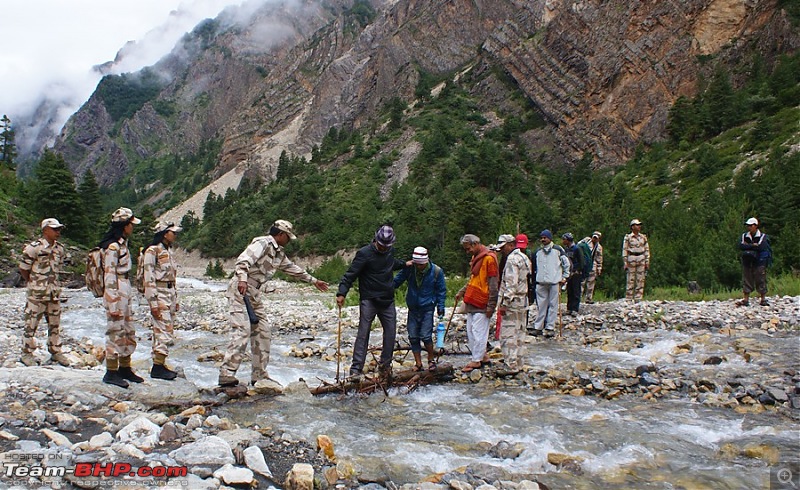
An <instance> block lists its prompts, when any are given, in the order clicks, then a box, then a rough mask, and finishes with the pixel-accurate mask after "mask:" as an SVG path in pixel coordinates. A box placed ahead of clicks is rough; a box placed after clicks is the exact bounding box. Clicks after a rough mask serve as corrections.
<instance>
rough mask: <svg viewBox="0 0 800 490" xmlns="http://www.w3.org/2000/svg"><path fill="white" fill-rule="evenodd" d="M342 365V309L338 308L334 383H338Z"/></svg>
mask: <svg viewBox="0 0 800 490" xmlns="http://www.w3.org/2000/svg"><path fill="white" fill-rule="evenodd" d="M341 364H342V307H341V305H340V306H339V330H338V332H337V333H336V382H337V383H338V382H339V369H340V366H341Z"/></svg>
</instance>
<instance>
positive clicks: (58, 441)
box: [42, 429, 72, 447]
mask: <svg viewBox="0 0 800 490" xmlns="http://www.w3.org/2000/svg"><path fill="white" fill-rule="evenodd" d="M42 434H44V435H45V436H47V438H48V439H50V440H51V441H53V443H54V444H55V445H56V446H61V447H71V446H72V443H71V442H69V439H67V437H66V436H64V435H63V434H59V433H58V432H56V431H54V430H50V429H42Z"/></svg>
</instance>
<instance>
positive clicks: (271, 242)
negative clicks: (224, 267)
mask: <svg viewBox="0 0 800 490" xmlns="http://www.w3.org/2000/svg"><path fill="white" fill-rule="evenodd" d="M296 238H297V236H295V234H294V227H293V226H292V224H291V223H290V222H288V221H286V220H282V219H279V220H277V221H275V222H274V223H273V224H272V226H270V228H269V235H268V236H259V237H256V238H253V241H252V242H250V245H248V246H247V248H246V249H244V251H243V252H242V253H241V254H240V255H239V257H238V258H237V259H236V266H235V269H234V272H233V277H232V278H231V281H230V283H229V284H228V291H227V293H226V296H227V297H228V304H229V305H230V309H229V311H230V324H231V339H230V342H229V343H228V348H227V350H226V352H225V358H224V359H223V360H222V365H220V367H219V378H218V384H219V385H220V386H236V385H238V384H239V380H238V379H237V378H236V371H237V370H238V369H239V366H240V365H241V364H242V359H243V358H244V354H245V351H246V350H247V344H250V351H251V352H250V354H251V356H250V357H251V362H252V364H253V369H252V372H251V373H250V384H251V385H255V384H256V383H257V382H258V381H260V380H262V379H269V375H268V374H267V364H268V363H269V354H270V341H271V336H272V335H271V332H270V325H269V321H268V320H267V311H266V308H265V306H264V300H263V298H262V292H261V286H263V285H264V284H265V283H266V282H267V280H268V279H269V278H271V277H272V275H273V274H274V273H275V271H276V270H279V271H282V272H283V273H285V274H287V275H288V276H290V277H292V278H294V279H296V280H298V281H304V282H307V283H310V284H313V285H314V287H316V288H317V289H318V290H320V291H322V292H325V291H327V290H328V283H326V282H325V281H321V280H319V279H317V278H315V277H314V276H312V275H311V274H309V273H308V272H306V271H305V270H303V269H302V268H300V266H298V265H295V264H294V263H293V262H292V261H291V260H289V258H288V257H286V252H284V250H283V247H285V246H286V244H287V243H289V240H294V239H296ZM247 302H249V303H250V306H247ZM249 307H252V311H253V314H254V315H255V317H256V318H254V320H256V322H253V323H251V320H250V318H249V316H248V311H247V310H248V308H249Z"/></svg>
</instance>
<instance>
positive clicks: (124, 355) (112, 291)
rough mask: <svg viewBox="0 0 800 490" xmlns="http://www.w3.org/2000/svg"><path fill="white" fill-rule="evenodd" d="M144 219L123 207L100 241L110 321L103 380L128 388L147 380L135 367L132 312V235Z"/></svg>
mask: <svg viewBox="0 0 800 490" xmlns="http://www.w3.org/2000/svg"><path fill="white" fill-rule="evenodd" d="M141 222H142V221H141V220H140V219H139V218H137V217H135V216H134V215H133V211H131V210H130V209H128V208H119V209H117V210H116V211H114V213H113V214H112V215H111V227H110V228H109V229H108V231H107V232H106V234H105V236H104V237H103V239H102V240H101V242H100V247H101V248H102V249H103V267H104V271H105V274H104V275H103V279H104V281H105V290H104V293H103V306H105V308H106V320H107V328H106V374H105V376H103V383H107V384H112V385H116V386H119V387H121V388H127V387H128V381H132V382H134V383H141V382H142V381H144V379H143V378H142V377H141V376H138V375H137V374H136V373H134V372H133V370H132V369H131V356H132V355H133V351H134V350H136V330H135V329H134V326H133V312H132V311H131V301H132V299H133V294H132V293H133V289H132V288H131V282H130V279H129V278H128V274H129V273H130V270H131V252H130V250H129V249H128V237H129V236H131V234H132V233H133V225H138V224H139V223H141Z"/></svg>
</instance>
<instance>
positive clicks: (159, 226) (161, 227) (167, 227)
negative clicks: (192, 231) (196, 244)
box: [153, 221, 183, 233]
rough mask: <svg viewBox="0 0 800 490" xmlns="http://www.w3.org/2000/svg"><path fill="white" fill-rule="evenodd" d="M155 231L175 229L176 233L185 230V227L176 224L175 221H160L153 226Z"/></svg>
mask: <svg viewBox="0 0 800 490" xmlns="http://www.w3.org/2000/svg"><path fill="white" fill-rule="evenodd" d="M153 231H155V232H156V233H161V232H162V231H174V232H175V233H178V232H181V231H183V228H181V227H180V226H178V225H176V224H175V223H164V222H163V221H159V222H158V223H156V225H155V226H154V227H153Z"/></svg>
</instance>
